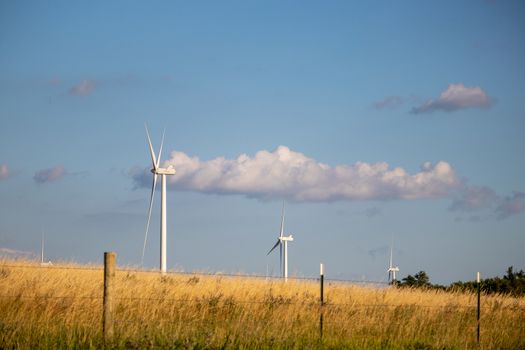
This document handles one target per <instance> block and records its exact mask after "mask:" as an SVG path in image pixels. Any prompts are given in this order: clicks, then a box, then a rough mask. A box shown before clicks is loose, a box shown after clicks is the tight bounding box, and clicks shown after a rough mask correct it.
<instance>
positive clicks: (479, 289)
mask: <svg viewBox="0 0 525 350" xmlns="http://www.w3.org/2000/svg"><path fill="white" fill-rule="evenodd" d="M476 281H477V285H478V315H477V321H478V332H477V340H478V344H479V315H480V311H481V310H480V309H481V302H480V301H481V300H480V296H481V286H480V285H481V280H480V278H479V272H478V274H477V276H476Z"/></svg>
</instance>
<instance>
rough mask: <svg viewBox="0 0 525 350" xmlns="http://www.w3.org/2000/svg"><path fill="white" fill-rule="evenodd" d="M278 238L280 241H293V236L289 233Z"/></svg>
mask: <svg viewBox="0 0 525 350" xmlns="http://www.w3.org/2000/svg"><path fill="white" fill-rule="evenodd" d="M279 240H280V241H293V236H292V235H289V236H283V237H279Z"/></svg>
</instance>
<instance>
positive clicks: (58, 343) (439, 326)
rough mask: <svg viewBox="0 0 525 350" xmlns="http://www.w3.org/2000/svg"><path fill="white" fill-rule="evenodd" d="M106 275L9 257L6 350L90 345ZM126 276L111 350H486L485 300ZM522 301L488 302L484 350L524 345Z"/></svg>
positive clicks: (95, 342) (0, 289)
mask: <svg viewBox="0 0 525 350" xmlns="http://www.w3.org/2000/svg"><path fill="white" fill-rule="evenodd" d="M102 295H103V271H102V269H101V268H96V267H92V268H89V267H85V266H75V265H72V264H64V265H55V266H52V267H40V266H39V265H38V264H35V263H31V262H28V261H13V260H11V261H7V260H5V261H0V315H1V318H0V348H22V349H25V348H27V349H29V348H64V347H67V348H90V347H94V348H97V347H101V346H103V345H104V341H103V338H102V329H101V324H102ZM325 301H326V306H325V307H324V308H323V314H324V315H323V321H324V325H323V328H324V329H323V330H324V332H323V333H324V334H323V338H322V339H320V337H319V316H320V307H319V284H318V283H317V282H314V281H294V280H290V281H288V283H283V282H281V281H278V280H265V279H257V278H245V277H225V276H217V275H216V276H206V275H184V274H169V275H168V276H166V277H161V276H160V275H159V274H158V273H155V272H137V271H122V270H118V271H117V274H116V280H115V310H114V319H115V336H114V338H113V339H112V341H111V342H109V343H106V346H107V347H114V348H223V347H224V348H378V349H379V348H413V349H418V348H421V349H427V348H428V349H430V348H436V349H443V348H458V349H468V348H477V347H478V346H477V343H476V295H473V294H464V293H450V292H441V291H421V290H410V289H397V288H377V287H366V286H354V285H350V284H342V283H325ZM524 339H525V299H524V298H511V297H506V296H483V297H482V309H481V344H480V345H481V346H480V347H481V348H483V349H504V348H525V341H524Z"/></svg>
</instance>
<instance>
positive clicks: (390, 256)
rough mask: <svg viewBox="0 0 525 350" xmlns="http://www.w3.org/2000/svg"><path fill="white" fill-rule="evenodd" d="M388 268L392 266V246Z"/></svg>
mask: <svg viewBox="0 0 525 350" xmlns="http://www.w3.org/2000/svg"><path fill="white" fill-rule="evenodd" d="M389 267H390V268H392V246H390V265H389Z"/></svg>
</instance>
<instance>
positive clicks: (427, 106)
mask: <svg viewBox="0 0 525 350" xmlns="http://www.w3.org/2000/svg"><path fill="white" fill-rule="evenodd" d="M493 103H494V101H493V99H492V98H491V97H490V96H489V95H487V93H486V92H485V91H483V90H482V89H481V88H480V87H479V86H473V87H468V86H465V85H463V84H462V83H459V84H450V85H449V86H448V87H447V89H446V90H445V91H443V92H442V93H441V94H440V95H439V98H438V99H436V100H428V101H427V102H425V103H423V104H422V105H420V106H418V107H414V108H412V113H415V114H418V113H431V112H434V111H437V110H442V111H445V112H452V111H456V110H459V109H465V108H473V107H476V108H489V107H491V106H492V105H493Z"/></svg>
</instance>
